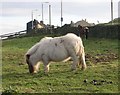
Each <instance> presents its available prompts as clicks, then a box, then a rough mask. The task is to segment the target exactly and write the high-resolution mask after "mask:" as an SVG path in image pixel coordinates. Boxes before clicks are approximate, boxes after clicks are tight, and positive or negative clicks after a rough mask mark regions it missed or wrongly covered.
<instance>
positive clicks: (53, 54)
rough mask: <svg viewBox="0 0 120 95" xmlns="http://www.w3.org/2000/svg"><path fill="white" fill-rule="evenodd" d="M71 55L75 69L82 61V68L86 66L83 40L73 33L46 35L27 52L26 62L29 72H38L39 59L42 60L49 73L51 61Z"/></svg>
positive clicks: (60, 59) (45, 69) (73, 68)
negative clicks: (55, 35) (57, 35)
mask: <svg viewBox="0 0 120 95" xmlns="http://www.w3.org/2000/svg"><path fill="white" fill-rule="evenodd" d="M78 56H79V57H78ZM69 57H71V58H72V60H73V64H72V70H75V69H76V66H77V65H79V64H80V63H81V64H82V69H85V68H86V63H85V53H84V47H83V44H82V40H81V38H80V37H78V36H76V35H75V34H72V33H68V34H67V35H65V36H61V37H55V38H52V37H45V38H43V39H41V40H40V42H38V43H36V44H35V45H34V46H33V47H32V48H30V49H29V50H28V52H27V53H26V62H27V64H28V67H29V72H30V73H37V72H38V70H39V65H40V63H39V61H42V62H43V64H44V71H45V73H47V72H48V71H49V63H50V61H54V62H58V61H63V60H65V59H67V58H69Z"/></svg>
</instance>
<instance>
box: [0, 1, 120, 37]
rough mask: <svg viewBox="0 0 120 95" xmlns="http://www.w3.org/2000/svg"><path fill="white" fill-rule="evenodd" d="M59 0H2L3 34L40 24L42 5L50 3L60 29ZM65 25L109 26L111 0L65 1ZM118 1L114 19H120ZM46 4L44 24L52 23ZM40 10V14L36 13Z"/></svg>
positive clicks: (0, 32)
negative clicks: (83, 20)
mask: <svg viewBox="0 0 120 95" xmlns="http://www.w3.org/2000/svg"><path fill="white" fill-rule="evenodd" d="M60 1H61V0H0V21H2V22H0V24H1V25H0V35H1V34H6V33H11V32H18V31H22V30H25V29H26V23H27V22H29V21H30V20H31V12H32V11H34V14H33V15H34V19H37V20H38V21H40V20H41V19H42V17H41V4H42V2H49V4H50V5H51V8H52V24H53V25H55V26H57V25H58V26H60V18H61V14H60ZM62 1H63V25H64V24H66V23H67V24H69V23H70V22H71V21H73V22H77V21H80V20H82V19H86V20H87V21H88V22H89V23H96V24H97V21H99V22H100V23H106V22H109V21H110V20H111V16H110V14H111V13H110V4H111V3H110V2H111V0H62ZM118 1H120V0H113V2H114V3H113V4H114V5H113V6H114V18H117V17H118ZM49 4H47V3H44V22H45V24H48V23H49V16H48V5H49ZM36 9H37V11H35V10H36Z"/></svg>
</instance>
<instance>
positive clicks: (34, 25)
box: [27, 19, 46, 33]
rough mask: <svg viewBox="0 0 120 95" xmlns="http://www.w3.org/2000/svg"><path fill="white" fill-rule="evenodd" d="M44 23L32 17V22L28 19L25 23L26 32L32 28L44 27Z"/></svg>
mask: <svg viewBox="0 0 120 95" xmlns="http://www.w3.org/2000/svg"><path fill="white" fill-rule="evenodd" d="M45 27H46V25H45V24H44V23H43V21H40V23H39V22H38V21H37V20H36V19H34V20H33V22H32V21H30V22H28V23H27V33H28V32H29V31H31V30H32V29H42V28H45Z"/></svg>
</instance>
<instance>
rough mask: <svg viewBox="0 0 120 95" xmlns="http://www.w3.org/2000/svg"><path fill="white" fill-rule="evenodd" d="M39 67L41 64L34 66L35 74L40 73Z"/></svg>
mask: <svg viewBox="0 0 120 95" xmlns="http://www.w3.org/2000/svg"><path fill="white" fill-rule="evenodd" d="M39 67H40V63H39V62H38V63H37V64H36V65H35V66H34V73H37V72H38V71H39Z"/></svg>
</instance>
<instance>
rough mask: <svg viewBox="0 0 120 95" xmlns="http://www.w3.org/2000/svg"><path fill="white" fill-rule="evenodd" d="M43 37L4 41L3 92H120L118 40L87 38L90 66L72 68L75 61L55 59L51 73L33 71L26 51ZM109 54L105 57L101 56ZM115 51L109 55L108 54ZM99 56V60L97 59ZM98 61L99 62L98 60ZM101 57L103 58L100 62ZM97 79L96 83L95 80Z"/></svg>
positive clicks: (85, 42) (85, 43) (51, 66)
mask: <svg viewBox="0 0 120 95" xmlns="http://www.w3.org/2000/svg"><path fill="white" fill-rule="evenodd" d="M41 38H42V36H40V37H39V36H36V37H26V38H16V39H10V40H4V41H3V45H2V53H3V55H2V87H3V88H2V92H4V93H5V92H7V93H9V92H10V93H12V92H13V93H118V92H119V89H118V83H119V81H118V64H119V63H118V40H115V39H114V40H110V39H95V38H90V39H88V40H85V39H84V40H83V41H84V46H85V52H86V55H90V56H88V57H87V60H86V63H87V66H88V68H87V69H86V70H85V71H82V70H81V69H80V68H77V70H76V71H70V67H71V61H69V62H67V63H63V62H57V63H55V62H53V63H51V65H50V72H49V74H48V75H46V74H44V71H43V65H42V64H41V66H40V72H39V73H37V74H34V75H33V74H29V73H28V67H27V64H26V63H25V59H24V54H25V53H26V51H27V50H28V49H29V48H30V47H31V46H32V45H34V44H35V43H36V42H38V41H39V40H40V39H41ZM101 54H103V56H104V57H105V59H104V58H103V59H104V60H103V59H102V58H100V57H102V56H101ZM110 54H113V55H114V56H113V55H112V56H110V57H108V55H110ZM97 59H98V60H97ZM96 60H97V61H96ZM99 60H100V61H99ZM94 81H95V82H94Z"/></svg>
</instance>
